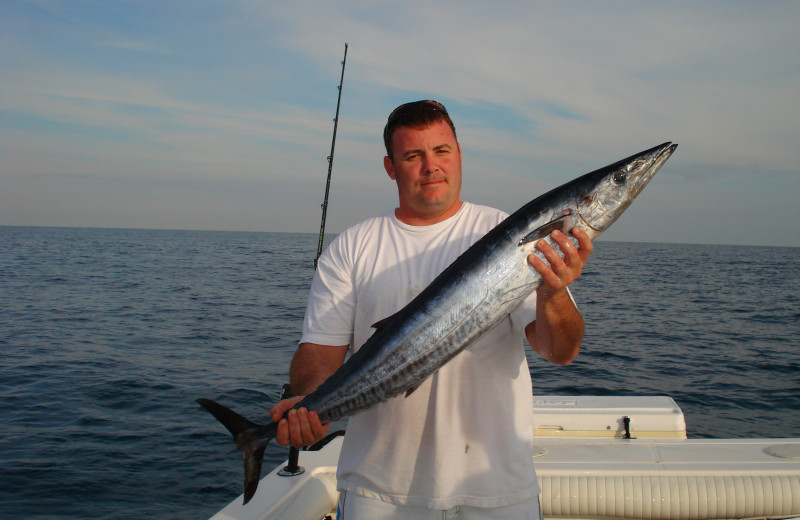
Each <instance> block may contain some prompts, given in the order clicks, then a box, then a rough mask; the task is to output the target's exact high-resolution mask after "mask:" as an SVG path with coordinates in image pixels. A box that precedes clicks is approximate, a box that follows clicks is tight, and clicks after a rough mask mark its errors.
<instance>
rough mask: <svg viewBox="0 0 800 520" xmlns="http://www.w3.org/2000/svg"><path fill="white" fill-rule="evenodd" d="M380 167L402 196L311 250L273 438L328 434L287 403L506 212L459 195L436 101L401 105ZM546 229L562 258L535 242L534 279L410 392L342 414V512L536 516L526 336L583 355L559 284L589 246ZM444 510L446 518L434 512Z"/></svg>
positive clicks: (562, 353)
mask: <svg viewBox="0 0 800 520" xmlns="http://www.w3.org/2000/svg"><path fill="white" fill-rule="evenodd" d="M384 144H385V146H386V153H387V155H386V157H385V158H384V168H385V169H386V173H387V174H388V175H389V177H390V178H391V179H392V180H393V181H395V183H396V185H397V191H398V196H399V206H398V207H397V208H396V209H395V210H394V211H391V212H388V213H386V214H384V215H381V216H379V217H375V218H372V219H369V220H367V221H364V222H362V223H360V224H357V225H356V226H353V227H352V228H350V229H348V230H347V231H345V232H344V233H342V234H341V235H339V236H338V237H336V239H334V240H333V241H332V242H331V245H330V246H329V248H328V249H327V250H326V252H325V254H323V255H322V257H321V258H320V262H319V266H318V270H317V273H316V275H315V277H314V281H313V283H312V287H311V294H310V297H309V302H308V307H307V310H306V318H305V322H304V327H303V337H302V339H301V343H300V346H299V347H298V350H297V352H296V354H295V356H294V359H293V360H292V365H291V368H290V386H291V390H292V393H293V395H295V396H296V397H294V398H292V399H287V400H284V401H281V402H280V403H278V404H277V405H276V406H275V407H274V408H273V409H272V410H271V411H270V414H271V415H272V417H273V420H275V421H280V423H279V430H278V436H277V440H278V442H279V443H281V444H291V445H293V446H296V447H300V446H307V445H310V444H312V443H314V442H316V441H317V440H319V439H321V438H322V437H324V435H325V433H326V432H327V429H328V427H329V426H328V425H322V424H320V421H319V418H318V417H317V416H316V414H314V413H313V412H307V411H306V410H304V409H299V410H292V411H290V412H289V414H288V416H287V417H286V418H283V415H284V413H285V412H286V411H287V410H288V409H289V408H291V406H292V405H294V404H295V403H297V402H298V400H299V399H301V397H300V396H303V395H306V394H308V393H310V392H311V391H312V390H314V389H315V388H316V387H317V386H318V385H319V384H321V383H322V382H323V381H324V380H325V379H326V378H327V377H328V376H330V375H331V374H332V373H333V372H334V371H335V370H336V369H337V368H338V367H339V366H341V365H342V363H343V362H344V360H345V357H346V354H347V352H348V350H349V349H351V348H352V350H353V351H355V350H357V349H358V348H359V347H360V346H361V345H362V344H363V343H364V342H365V341H366V340H367V338H368V337H369V335H370V334H371V333H372V329H371V325H372V324H373V323H375V322H377V321H379V320H381V319H383V318H386V317H387V316H390V315H392V314H394V313H395V312H396V311H398V310H399V309H400V308H402V307H403V306H404V305H405V304H406V303H408V302H409V301H410V300H411V299H412V298H413V297H414V296H416V295H417V294H418V293H419V292H420V291H421V290H422V289H423V288H424V287H426V286H427V285H428V284H429V283H430V282H431V281H432V280H433V278H435V277H436V275H438V274H439V273H440V272H441V271H442V270H444V268H446V267H447V266H448V265H449V264H450V263H451V262H452V261H453V260H455V258H457V257H458V255H459V254H461V253H462V252H463V251H464V250H466V249H467V248H468V247H469V246H470V245H472V244H473V243H474V242H475V241H476V240H478V239H479V238H480V237H481V236H483V235H484V234H486V233H487V232H488V231H489V230H490V229H492V228H493V227H495V226H496V225H497V224H499V223H500V222H501V221H502V220H503V219H504V218H505V217H506V216H507V215H506V214H505V213H503V212H501V211H499V210H495V209H492V208H487V207H484V206H477V205H474V204H470V203H467V202H463V201H462V200H461V197H460V192H461V148H460V146H459V144H458V141H457V138H456V132H455V127H454V125H453V122H452V120H451V119H450V117H449V115H448V114H447V111H446V110H445V108H444V106H442V105H441V104H440V103H437V102H435V101H417V102H413V103H407V104H405V105H401V106H400V107H398V108H397V109H395V110H394V111H393V112H392V113H391V114H390V116H389V119H388V121H387V123H386V127H385V129H384ZM574 235H575V237H576V238H577V239H578V247H577V248H576V247H575V246H574V245H573V244H572V242H570V241H569V240H568V239H567V237H566V236H565V235H564V234H562V233H559V232H554V233H553V240H554V241H555V242H556V243H557V244H558V245H559V246H560V248H561V250H562V251H563V252H564V258H563V259H562V258H561V257H560V256H559V255H558V254H557V252H556V251H555V250H554V249H553V248H552V247H551V246H549V245H548V244H547V243H545V242H544V241H539V243H538V245H537V248H538V249H539V251H541V252H542V253H543V254H544V255H545V257H546V258H547V260H548V262H549V264H550V265H549V266H548V265H547V264H546V263H545V262H543V261H541V260H540V259H539V258H538V257H536V256H535V255H530V256H529V258H528V262H529V263H530V264H531V266H532V267H533V268H534V269H536V270H537V271H538V272H539V273H540V274H541V276H542V279H543V283H542V285H541V286H540V288H539V289H538V290H537V291H536V292H535V293H534V294H532V295H531V296H530V297H528V298H527V299H526V300H525V301H524V302H523V303H522V304H521V305H520V306H519V307H518V308H517V309H516V310H515V311H514V312H512V313H511V315H510V316H509V317H507V318H505V319H504V320H503V321H502V322H501V323H500V324H498V325H497V326H495V327H494V328H492V329H491V330H490V331H488V332H487V333H486V334H485V335H484V336H482V337H481V338H479V339H478V340H477V341H476V342H475V343H473V344H472V345H470V346H469V347H468V348H467V349H465V350H464V351H463V352H462V353H461V354H459V355H458V356H456V358H454V359H453V360H451V361H450V362H449V363H448V364H446V365H445V366H444V367H442V368H441V369H440V370H439V372H437V373H436V374H434V375H433V376H431V377H430V378H429V379H428V380H427V381H425V382H424V383H423V384H422V385H421V386H420V387H419V388H418V389H417V390H416V391H415V392H414V393H412V394H411V395H409V396H399V397H396V398H393V399H390V400H388V401H386V402H384V403H381V404H379V405H377V406H375V407H373V408H370V409H368V410H366V411H364V412H361V413H359V414H356V415H355V416H353V417H351V418H350V421H349V423H348V431H347V435H346V436H345V440H344V445H343V447H342V454H341V457H340V461H339V467H338V473H337V477H338V485H339V490H340V515H341V516H340V518H343V519H346V520H351V519H370V520H376V519H380V518H387V519H388V518H444V517H447V518H450V517H453V518H493V519H497V518H514V519H517V518H539V516H540V512H539V509H538V507H539V506H538V494H539V488H538V483H537V480H536V475H535V472H534V469H533V462H532V459H531V451H530V448H531V441H532V438H531V437H532V435H533V418H532V415H533V398H532V392H531V380H530V373H529V370H528V365H527V360H526V358H525V355H524V349H523V346H522V335H523V333H524V334H525V336H526V337H527V339H528V341H529V343H530V344H531V346H532V347H533V349H534V350H535V351H536V352H538V353H539V354H540V355H541V356H543V357H544V358H545V359H547V360H548V361H551V362H553V363H557V364H561V365H566V364H568V363H570V362H571V361H572V360H573V359H574V358H575V357H576V356H577V354H578V350H579V346H580V341H581V338H582V336H583V327H584V324H583V318H582V317H581V315H580V313H579V312H578V310H577V308H576V307H575V304H574V302H573V300H572V297H571V296H570V294H569V292H568V290H567V286H568V285H569V284H570V283H572V281H574V280H575V279H576V278H578V277H579V276H580V274H581V270H582V268H583V266H584V265H585V264H586V260H587V258H588V257H589V254H590V253H591V250H592V243H591V241H590V239H589V237H588V236H587V235H586V234H585V233H583V232H582V231H580V230H575V232H574ZM443 515H449V516H443Z"/></svg>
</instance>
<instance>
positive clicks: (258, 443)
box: [197, 399, 275, 504]
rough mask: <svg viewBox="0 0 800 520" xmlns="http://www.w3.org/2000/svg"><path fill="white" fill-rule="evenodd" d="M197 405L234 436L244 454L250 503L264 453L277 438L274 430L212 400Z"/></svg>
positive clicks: (246, 495)
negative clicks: (268, 445) (269, 443)
mask: <svg viewBox="0 0 800 520" xmlns="http://www.w3.org/2000/svg"><path fill="white" fill-rule="evenodd" d="M197 404H199V405H200V406H202V407H203V408H205V409H206V411H208V413H210V414H211V415H213V416H214V417H215V418H216V419H217V420H218V421H219V422H221V423H222V425H223V426H225V428H227V429H228V431H229V432H231V434H232V435H233V439H234V441H235V442H236V449H238V450H239V453H241V454H242V459H243V462H244V503H245V504H246V503H248V502H249V501H250V499H251V498H253V495H255V493H256V489H258V481H259V479H260V478H261V464H262V462H263V460H264V451H265V450H266V448H267V443H268V442H269V441H270V440H271V439H273V438H274V437H275V435H274V432H273V431H272V430H274V429H269V428H268V429H265V428H264V427H262V426H259V425H258V424H256V423H254V422H252V421H249V420H247V419H245V418H244V417H242V416H241V415H239V414H238V413H236V412H234V411H233V410H231V409H229V408H226V407H224V406H222V405H221V404H219V403H216V402H214V401H211V400H210V399H197ZM270 433H271V435H270Z"/></svg>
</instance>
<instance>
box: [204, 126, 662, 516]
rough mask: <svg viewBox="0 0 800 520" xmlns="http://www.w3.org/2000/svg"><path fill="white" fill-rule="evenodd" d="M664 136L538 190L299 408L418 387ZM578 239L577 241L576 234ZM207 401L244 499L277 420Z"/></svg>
mask: <svg viewBox="0 0 800 520" xmlns="http://www.w3.org/2000/svg"><path fill="white" fill-rule="evenodd" d="M677 146H678V145H677V144H672V143H669V142H668V143H664V144H662V145H659V146H656V147H654V148H651V149H649V150H646V151H644V152H641V153H638V154H636V155H633V156H631V157H628V158H627V159H623V160H621V161H618V162H616V163H614V164H611V165H609V166H606V167H604V168H601V169H599V170H596V171H593V172H590V173H587V174H585V175H583V176H581V177H578V178H577V179H574V180H572V181H570V182H568V183H566V184H564V185H563V186H560V187H558V188H555V189H554V190H552V191H550V192H548V193H546V194H544V195H542V196H540V197H537V198H536V199H534V200H532V201H531V202H529V203H528V204H526V205H525V206H523V207H522V208H520V209H519V210H517V211H516V212H515V213H514V214H512V215H510V216H509V217H508V218H507V219H505V220H504V221H503V222H501V223H500V224H498V225H497V227H495V228H494V229H492V230H491V231H489V233H487V234H486V235H484V236H483V237H482V238H481V239H479V240H478V241H477V242H475V244H473V245H472V246H471V247H470V248H469V249H467V250H466V251H465V252H464V253H463V254H462V255H461V256H459V257H458V258H457V259H456V260H455V261H454V262H453V263H452V264H451V265H450V266H449V267H447V268H446V269H445V270H444V271H442V273H441V274H440V275H439V276H438V277H437V278H436V279H434V280H433V282H431V284H430V285H429V286H428V287H427V288H425V289H424V290H423V291H422V292H421V293H420V294H419V295H418V296H417V297H416V298H414V299H413V300H412V301H411V302H410V303H409V304H408V305H406V306H405V307H403V308H402V309H401V310H400V311H399V312H397V313H396V314H394V315H393V316H390V317H388V318H386V319H385V320H383V321H381V322H379V323H377V324H375V328H376V330H375V333H374V334H373V335H372V336H371V337H370V338H369V339H368V340H367V341H366V343H364V345H362V346H361V348H360V349H358V350H357V351H356V352H355V353H354V354H353V355H352V356H350V358H349V359H348V360H347V361H346V362H345V363H344V364H343V365H342V366H341V367H340V368H339V369H338V370H337V371H336V372H335V373H334V374H333V375H331V376H330V377H329V378H328V379H327V380H326V381H325V382H324V383H322V385H320V386H319V387H318V388H317V389H316V390H315V391H314V392H312V393H310V394H309V395H307V396H306V397H305V398H304V399H303V400H302V401H300V402H299V403H297V404H296V405H295V408H301V407H304V408H307V409H308V410H313V411H315V412H316V413H317V414H318V415H319V418H320V420H321V421H322V422H323V423H327V422H331V421H335V420H337V419H340V418H342V417H344V416H347V415H352V414H355V413H357V412H359V411H362V410H365V409H367V408H370V407H372V406H374V405H376V404H378V403H380V402H383V401H386V400H387V399H390V398H392V397H395V396H398V395H402V394H406V395H408V394H410V393H411V392H413V391H414V390H415V389H416V388H417V387H418V386H419V385H420V384H421V383H422V382H423V381H425V380H426V379H427V378H428V377H430V376H431V375H432V374H434V373H435V372H436V371H437V370H439V368H441V367H442V366H443V365H444V364H445V363H447V362H448V361H449V360H450V359H452V358H453V357H455V356H456V355H457V354H458V353H460V352H461V351H462V350H464V349H465V348H466V347H467V346H469V345H470V344H471V343H472V342H473V341H475V340H476V339H477V338H478V337H480V336H481V335H482V334H483V333H485V332H486V331H488V330H489V329H490V328H492V327H493V326H494V325H496V324H497V323H498V322H500V321H501V320H502V319H503V318H505V317H506V316H508V314H509V313H510V312H511V311H513V310H514V309H515V308H516V307H517V305H519V303H520V302H521V301H522V300H523V299H525V298H526V297H527V296H528V295H529V294H531V293H532V292H533V291H534V290H535V289H536V288H537V287H538V286H539V285H540V284H541V282H542V279H541V277H540V276H539V273H537V272H536V270H535V269H534V268H533V267H532V266H531V265H530V264H529V263H528V261H527V256H528V255H529V254H531V253H533V254H536V255H538V256H539V257H540V258H542V259H543V260H544V256H543V255H542V254H541V253H540V252H539V251H538V250H536V249H535V244H536V242H537V241H538V240H547V241H548V242H549V243H550V244H551V245H552V246H553V247H555V248H556V249H557V250H558V245H557V244H555V243H554V242H553V241H552V240H551V239H550V233H552V232H553V231H554V230H556V229H558V230H560V231H562V232H564V233H568V232H569V231H570V230H572V229H573V228H576V227H578V228H581V229H582V230H583V231H585V232H586V233H587V234H588V235H589V237H590V238H592V239H594V238H595V237H597V236H598V235H599V234H600V233H602V232H603V231H605V230H606V229H608V227H609V226H611V224H613V223H614V222H615V221H616V220H617V218H619V216H620V215H621V214H622V213H623V212H624V211H625V210H626V209H627V208H628V206H630V204H631V202H633V199H634V198H636V196H637V195H639V193H640V192H641V191H642V189H643V188H644V187H645V185H647V183H648V182H650V179H652V178H653V176H654V175H655V174H656V172H657V171H658V170H659V169H660V168H661V166H662V165H663V164H664V162H665V161H666V160H667V159H669V157H670V156H671V155H672V153H673V152H674V151H675V148H676V147H677ZM568 236H570V239H571V240H572V241H573V242H574V243H577V239H575V237H573V236H571V235H568ZM197 402H198V403H199V404H200V405H201V406H203V408H205V409H206V410H207V411H208V412H210V413H211V414H212V415H213V416H214V417H216V418H217V419H218V420H219V421H220V422H221V423H222V424H223V425H224V426H225V427H226V428H227V429H228V430H229V431H230V432H231V433H232V434H233V437H234V440H235V442H236V447H237V448H238V450H239V451H240V452H241V454H242V457H243V459H244V473H245V474H244V503H245V504H246V503H247V502H249V501H250V499H251V498H252V497H253V495H254V494H255V492H256V488H257V487H258V481H259V478H260V475H261V463H262V459H263V457H264V450H265V449H266V446H267V443H268V442H269V441H270V440H272V439H273V438H275V435H276V432H277V428H278V425H277V423H275V422H270V423H269V424H265V425H259V424H255V423H253V422H251V421H249V420H247V419H245V418H244V417H242V416H240V415H239V414H237V413H236V412H234V411H232V410H229V409H228V408H226V407H224V406H222V405H220V404H218V403H216V402H214V401H211V400H208V399H198V400H197Z"/></svg>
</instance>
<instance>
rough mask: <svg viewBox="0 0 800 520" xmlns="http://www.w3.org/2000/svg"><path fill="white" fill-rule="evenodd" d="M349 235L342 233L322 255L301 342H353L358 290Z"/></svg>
mask: <svg viewBox="0 0 800 520" xmlns="http://www.w3.org/2000/svg"><path fill="white" fill-rule="evenodd" d="M350 256H351V255H349V254H348V253H347V237H345V236H343V235H339V236H338V237H336V238H335V239H334V240H333V241H332V242H331V244H330V246H329V247H328V249H327V250H326V251H325V252H324V253H323V254H322V256H320V259H319V262H318V264H317V271H316V273H315V274H314V279H313V281H312V282H311V290H310V292H309V297H308V304H307V306H306V314H305V318H304V320H303V335H302V337H301V339H300V342H301V343H306V342H307V343H317V344H319V345H331V346H338V345H350V344H351V343H352V341H353V322H354V319H355V318H354V315H355V304H356V301H355V300H356V298H355V291H354V287H353V279H352V261H351V260H352V259H351V258H350Z"/></svg>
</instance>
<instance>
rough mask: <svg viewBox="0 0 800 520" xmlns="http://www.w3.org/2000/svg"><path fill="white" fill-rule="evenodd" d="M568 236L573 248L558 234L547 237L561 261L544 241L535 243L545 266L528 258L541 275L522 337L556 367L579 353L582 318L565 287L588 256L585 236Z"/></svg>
mask: <svg viewBox="0 0 800 520" xmlns="http://www.w3.org/2000/svg"><path fill="white" fill-rule="evenodd" d="M572 234H573V236H575V238H577V239H578V247H577V248H576V247H575V245H574V244H573V243H572V242H571V241H570V240H569V238H567V236H566V235H564V233H561V232H560V231H553V233H552V234H551V235H550V236H551V237H552V239H553V241H554V242H555V243H556V244H558V247H559V248H560V249H561V251H562V252H563V253H564V258H561V256H560V255H559V254H558V252H557V251H556V250H555V248H553V246H551V245H550V244H548V243H547V242H546V241H545V240H539V241H538V242H537V243H536V248H537V249H538V250H539V251H541V252H542V254H544V257H545V258H546V259H547V262H549V263H550V265H549V266H548V265H547V263H546V262H544V261H542V259H540V258H539V257H538V256H536V255H534V254H532V255H528V263H529V264H531V265H532V266H533V267H534V269H536V271H537V272H538V273H539V275H541V277H542V285H540V286H539V288H538V289H536V319H535V320H534V321H532V322H531V323H529V324H528V325H527V326H526V327H525V336H526V337H527V338H528V342H529V343H530V344H531V347H533V349H534V350H535V351H536V352H538V353H539V354H540V355H541V356H542V357H544V358H545V359H547V360H548V361H550V362H551V363H556V364H559V365H567V364H569V363H571V362H572V360H573V359H575V357H576V356H577V355H578V351H579V350H580V344H581V338H583V330H584V323H583V317H582V316H581V313H580V312H578V309H577V308H576V307H575V304H574V302H573V301H572V298H570V296H569V292H568V291H567V286H568V285H569V284H571V283H572V282H574V281H575V280H577V279H578V277H580V275H581V272H582V271H583V267H584V266H585V265H586V261H587V260H588V258H589V254H590V253H591V252H592V240H591V239H590V238H589V235H587V234H586V233H585V232H584V231H583V230H581V229H577V228H576V229H573V230H572Z"/></svg>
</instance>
